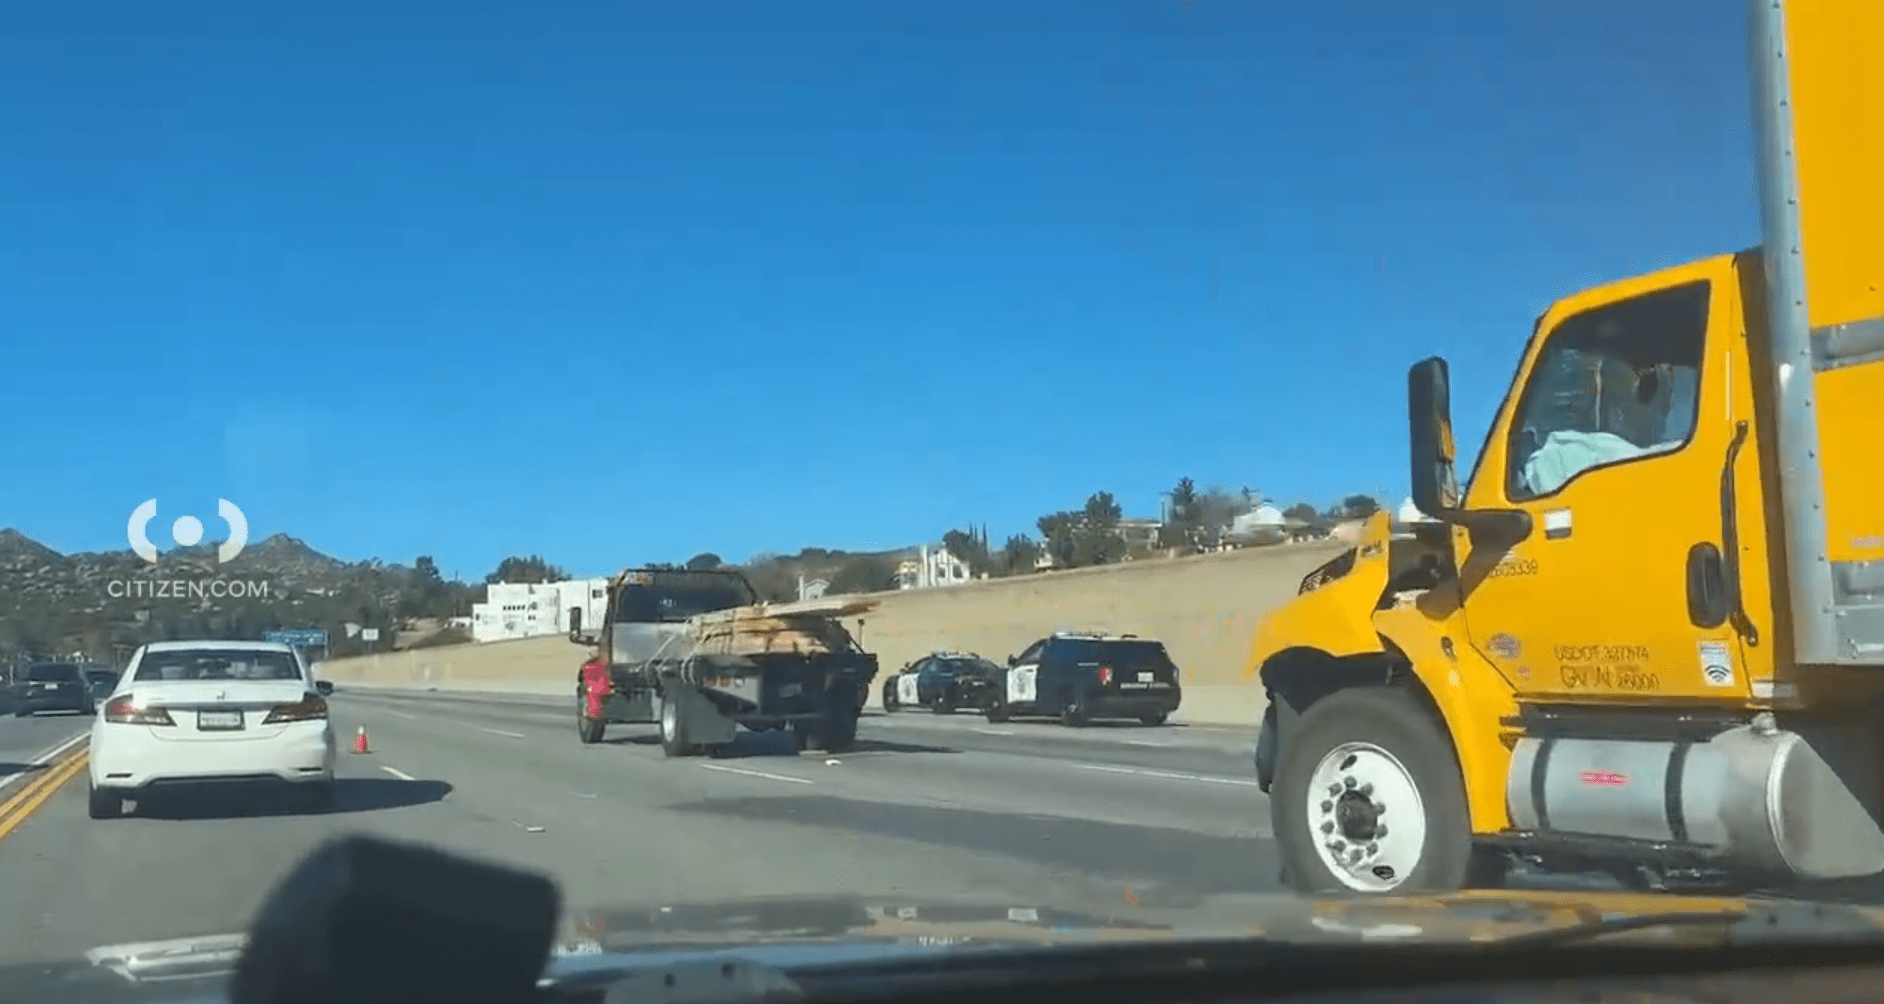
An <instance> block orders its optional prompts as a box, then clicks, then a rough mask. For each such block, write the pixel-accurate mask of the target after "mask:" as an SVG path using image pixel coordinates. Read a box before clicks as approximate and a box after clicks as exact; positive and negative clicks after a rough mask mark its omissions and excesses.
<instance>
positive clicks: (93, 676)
mask: <svg viewBox="0 0 1884 1004" xmlns="http://www.w3.org/2000/svg"><path fill="white" fill-rule="evenodd" d="M117 685H118V671H117V670H115V669H105V668H104V667H102V666H87V667H85V687H86V689H88V690H90V691H91V692H92V700H94V701H102V700H104V699H105V698H107V697H110V696H111V688H113V687H115V686H117Z"/></svg>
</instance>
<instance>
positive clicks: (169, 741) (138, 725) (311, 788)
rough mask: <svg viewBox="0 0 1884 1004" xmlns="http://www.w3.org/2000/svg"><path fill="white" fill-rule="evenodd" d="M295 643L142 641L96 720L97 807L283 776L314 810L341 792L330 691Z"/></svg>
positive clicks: (100, 815)
mask: <svg viewBox="0 0 1884 1004" xmlns="http://www.w3.org/2000/svg"><path fill="white" fill-rule="evenodd" d="M322 689H324V688H321V687H319V686H317V685H316V683H315V682H314V679H313V675H312V674H311V673H309V672H308V669H307V666H306V664H305V663H303V662H302V661H301V656H300V654H299V653H297V652H296V651H295V650H294V649H293V648H290V647H289V646H287V645H284V644H280V643H276V642H260V641H159V642H151V643H150V644H147V645H145V646H143V647H142V648H139V649H138V650H137V652H136V653H134V654H133V655H132V656H131V664H130V666H129V667H127V668H126V669H125V671H124V674H123V675H122V676H120V677H119V678H118V685H117V686H116V687H114V688H112V691H111V695H110V696H109V697H107V698H105V699H104V700H103V701H101V702H99V703H100V705H102V706H101V707H100V709H99V711H98V715H97V717H95V718H93V719H92V737H91V739H92V741H91V815H92V818H93V819H108V818H111V817H113V816H117V815H120V814H122V813H123V811H124V799H126V798H130V799H133V800H135V799H136V798H137V797H138V796H139V795H140V794H142V793H144V792H148V791H150V790H152V789H154V788H159V787H162V788H169V787H172V786H178V787H181V786H197V785H213V784H220V783H228V782H258V781H259V782H277V783H281V784H285V785H288V786H291V787H290V790H291V791H292V792H293V793H294V794H295V795H297V796H299V797H300V798H301V799H302V800H303V804H305V805H306V806H307V807H308V808H310V809H316V810H318V809H324V808H326V807H327V806H329V805H331V804H332V803H333V797H334V732H333V726H332V724H331V723H330V722H329V721H328V719H327V699H326V698H325V697H323V696H322V695H321V693H320V691H321V690H322Z"/></svg>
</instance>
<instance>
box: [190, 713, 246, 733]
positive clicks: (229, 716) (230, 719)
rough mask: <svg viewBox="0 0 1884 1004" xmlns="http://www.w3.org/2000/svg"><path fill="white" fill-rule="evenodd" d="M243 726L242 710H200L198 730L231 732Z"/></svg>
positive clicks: (197, 719) (197, 722) (197, 715)
mask: <svg viewBox="0 0 1884 1004" xmlns="http://www.w3.org/2000/svg"><path fill="white" fill-rule="evenodd" d="M241 727H242V712H240V711H198V712H197V713H196V729H197V731H198V732H230V731H233V730H235V729H239V728H241Z"/></svg>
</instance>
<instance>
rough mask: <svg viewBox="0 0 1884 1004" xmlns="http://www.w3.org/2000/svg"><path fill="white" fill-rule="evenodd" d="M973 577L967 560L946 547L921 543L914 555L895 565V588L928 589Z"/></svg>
mask: <svg viewBox="0 0 1884 1004" xmlns="http://www.w3.org/2000/svg"><path fill="white" fill-rule="evenodd" d="M973 578H974V574H973V573H972V572H970V571H969V570H968V562H966V561H963V560H962V559H960V558H957V557H956V556H955V555H953V554H950V553H949V549H948V548H946V547H940V546H938V547H930V546H929V545H927V544H924V545H922V550H921V551H920V552H918V553H917V555H916V557H914V558H909V559H905V560H904V561H902V562H901V563H899V564H898V565H897V566H896V588H898V589H928V588H930V587H931V586H957V585H960V584H962V583H964V582H967V581H969V580H971V579H973Z"/></svg>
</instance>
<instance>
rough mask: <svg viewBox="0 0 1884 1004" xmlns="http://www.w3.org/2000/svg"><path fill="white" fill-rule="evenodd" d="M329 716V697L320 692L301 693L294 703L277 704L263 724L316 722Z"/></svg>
mask: <svg viewBox="0 0 1884 1004" xmlns="http://www.w3.org/2000/svg"><path fill="white" fill-rule="evenodd" d="M326 717H327V699H326V698H324V697H322V696H321V695H319V694H314V693H308V694H303V695H301V699H300V700H299V701H296V702H294V703H293V704H277V705H275V710H273V711H270V712H269V713H268V717H267V718H264V719H262V724H263V725H280V724H281V723H283V722H315V721H320V720H321V719H324V718H326Z"/></svg>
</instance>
